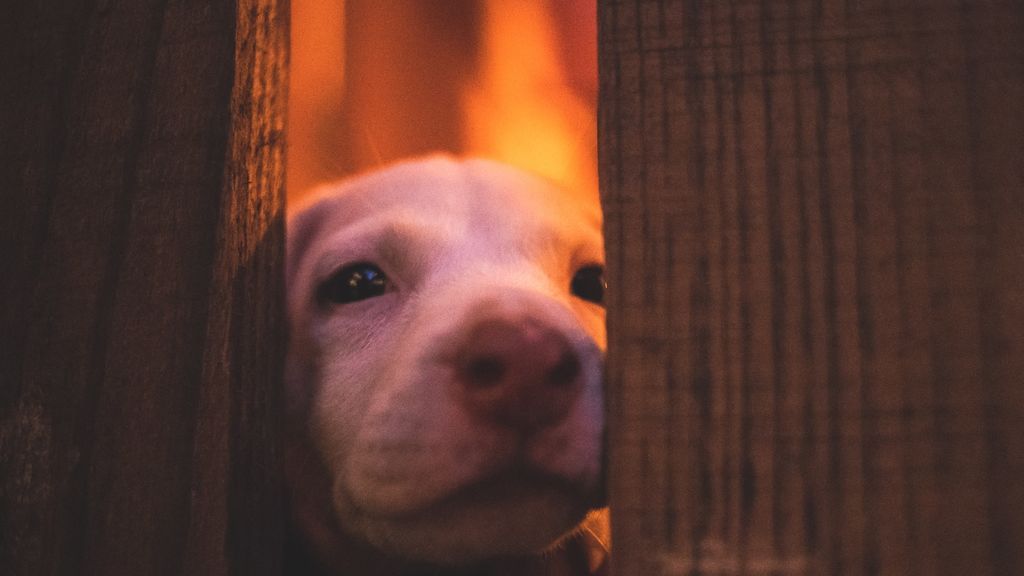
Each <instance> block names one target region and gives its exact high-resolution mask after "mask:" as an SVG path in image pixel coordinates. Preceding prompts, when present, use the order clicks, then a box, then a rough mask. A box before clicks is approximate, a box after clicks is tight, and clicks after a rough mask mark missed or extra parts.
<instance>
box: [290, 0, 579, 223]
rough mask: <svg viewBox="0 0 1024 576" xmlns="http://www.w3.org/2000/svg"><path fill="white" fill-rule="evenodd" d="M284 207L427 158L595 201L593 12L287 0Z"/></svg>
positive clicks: (480, 0)
mask: <svg viewBox="0 0 1024 576" xmlns="http://www.w3.org/2000/svg"><path fill="white" fill-rule="evenodd" d="M291 4H292V54H291V86H290V94H289V118H288V122H289V126H288V130H289V131H288V138H289V144H288V199H289V201H290V202H293V203H294V201H295V200H298V199H299V198H301V197H302V195H303V194H305V193H307V192H308V191H310V189H311V188H312V187H313V186H315V185H316V184H318V183H322V182H327V181H331V180H336V179H338V178H341V177H344V176H347V175H350V174H353V173H356V172H360V171H364V170H368V169H372V168H373V167H375V166H380V165H382V164H386V163H388V162H391V161H394V160H398V159H401V158H405V157H409V156H416V155H421V154H425V153H428V152H432V151H447V152H450V153H453V154H457V155H473V156H484V157H487V158H492V159H496V160H500V161H503V162H507V163H510V164H513V165H516V166H520V167H522V168H525V169H527V170H530V171H533V172H537V173H540V174H542V175H545V176H547V177H549V178H552V179H554V180H556V181H558V182H560V183H562V184H563V185H564V186H565V187H567V188H568V189H570V190H574V191H578V192H579V193H581V194H585V195H594V194H596V190H597V158H596V155H597V129H596V115H595V111H596V95H597V21H596V13H595V0H387V1H381V0H292V3H291Z"/></svg>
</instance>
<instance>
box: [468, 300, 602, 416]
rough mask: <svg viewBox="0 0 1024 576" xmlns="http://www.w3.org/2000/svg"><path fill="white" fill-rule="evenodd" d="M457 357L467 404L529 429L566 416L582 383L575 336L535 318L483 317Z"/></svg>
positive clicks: (475, 411)
mask: <svg viewBox="0 0 1024 576" xmlns="http://www.w3.org/2000/svg"><path fill="white" fill-rule="evenodd" d="M456 363H457V365H456V394H458V395H460V396H461V400H462V401H463V405H464V406H465V407H466V409H467V410H468V411H469V412H470V413H471V414H473V415H474V416H477V417H480V418H483V419H485V420H487V421H490V422H494V423H498V424H502V425H505V426H509V427H512V428H516V429H518V430H521V431H524V432H529V431H534V430H538V429H541V428H545V427H548V426H551V425H553V424H557V423H558V422H560V421H561V420H563V419H564V418H565V416H566V415H567V414H568V413H569V410H570V409H571V408H572V405H573V403H574V402H575V400H576V398H577V396H579V393H580V389H581V388H582V381H583V375H582V367H581V366H580V359H579V356H578V355H577V354H576V352H575V351H574V350H573V348H572V346H571V345H570V343H569V341H568V340H567V339H566V338H565V336H563V335H562V334H561V333H559V332H558V331H556V330H554V329H553V328H550V327H548V326H546V325H544V324H543V323H541V322H538V321H536V320H532V319H521V320H509V319H488V320H483V321H480V322H479V323H478V324H476V325H475V326H474V327H473V328H472V329H471V330H470V331H469V332H468V334H467V338H466V340H465V344H464V345H463V346H462V349H461V350H460V351H459V353H458V355H457V356H456Z"/></svg>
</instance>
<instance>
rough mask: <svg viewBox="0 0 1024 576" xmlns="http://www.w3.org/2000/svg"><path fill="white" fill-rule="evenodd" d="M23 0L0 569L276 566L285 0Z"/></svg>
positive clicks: (17, 56)
mask: <svg viewBox="0 0 1024 576" xmlns="http://www.w3.org/2000/svg"><path fill="white" fill-rule="evenodd" d="M15 4H16V5H15V6H11V7H5V8H4V9H3V12H4V14H3V18H0V20H2V24H0V26H2V29H0V37H2V40H0V42H2V43H3V45H2V49H0V55H2V56H0V58H2V60H0V77H3V78H4V80H3V82H2V88H0V90H2V91H3V93H2V101H3V106H2V107H0V133H2V134H4V136H3V141H2V142H0V195H2V206H3V209H2V210H0V224H2V233H3V244H2V246H3V248H2V252H3V256H2V257H3V261H2V264H3V266H2V268H3V273H2V274H0V277H2V279H0V296H2V298H3V300H2V308H0V314H2V315H0V330H2V334H3V336H2V338H3V346H0V378H2V388H0V531H2V532H0V573H2V574H19V575H20V574H228V573H237V574H271V573H277V572H278V571H279V568H280V540H281V500H282V498H281V493H280V491H281V484H280V470H279V461H280V440H281V438H280V433H279V431H278V430H279V421H278V420H279V418H278V407H279V405H280V403H279V402H278V401H277V394H278V390H279V377H280V371H281V359H282V347H283V341H282V335H283V322H282V318H281V316H282V311H283V306H282V302H281V300H282V288H283V282H282V258H283V250H282V244H283V175H284V174H283V138H282V135H283V114H284V103H285V99H284V96H285V94H284V91H283V86H284V79H285V73H286V58H287V13H288V10H287V8H288V6H287V2H286V1H285V0H280V1H275V0H239V1H238V2H237V4H236V3H232V2H228V3H218V2H205V1H198V2H197V1H185V0H132V1H120V0H98V1H95V2H37V3H15Z"/></svg>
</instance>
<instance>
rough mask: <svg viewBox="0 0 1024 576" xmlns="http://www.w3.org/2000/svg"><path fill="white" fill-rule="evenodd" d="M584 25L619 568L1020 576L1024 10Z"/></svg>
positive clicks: (629, 5)
mask: <svg viewBox="0 0 1024 576" xmlns="http://www.w3.org/2000/svg"><path fill="white" fill-rule="evenodd" d="M598 12H599V25H600V26H599V28H600V42H599V45H600V74H601V82H600V90H601V96H600V101H601V105H600V118H599V130H600V167H601V176H600V178H601V186H602V196H603V202H604V208H605V217H606V233H607V246H608V269H609V280H610V285H611V288H610V292H609V298H610V303H609V334H610V337H609V358H608V371H609V392H608V396H609V410H610V422H611V424H610V425H611V455H610V470H611V477H610V487H611V488H610V489H611V501H612V511H613V513H612V522H613V532H614V534H615V541H616V544H615V554H614V555H613V559H614V565H613V568H614V572H615V574H617V575H631V574H643V575H652V574H779V575H782V574H887V575H888V574H891V575H904V574H922V575H939V574H950V575H958V574H998V575H1007V576H1008V575H1011V574H1020V573H1024V483H1022V482H1021V481H1020V479H1021V478H1024V386H1021V384H1022V382H1024V380H1022V374H1024V250H1022V249H1021V247H1022V246H1024V196H1022V195H1021V191H1022V190H1024V163H1022V162H1021V159H1022V158H1024V106H1022V105H1021V102H1024V5H1022V4H1021V3H1019V2H1009V1H999V0H991V1H985V2H959V1H957V2H954V1H952V0H939V1H936V2H927V3H926V2H907V1H891V0H886V1H868V2H840V1H839V0H816V1H812V0H796V1H793V2H751V1H734V2H702V1H700V0H620V1H612V0H608V1H602V2H599V9H598Z"/></svg>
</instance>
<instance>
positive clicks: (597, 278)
mask: <svg viewBox="0 0 1024 576" xmlns="http://www.w3.org/2000/svg"><path fill="white" fill-rule="evenodd" d="M607 286H608V284H607V283H606V282H605V280H604V267H603V266H598V265H597V264H592V265H590V266H584V267H583V268H580V269H579V270H577V271H576V275H575V276H573V277H572V284H571V285H570V289H571V290H572V293H573V294H575V295H576V296H578V297H580V298H582V299H584V300H586V301H588V302H593V303H594V304H604V290H605V288H606V287H607Z"/></svg>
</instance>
